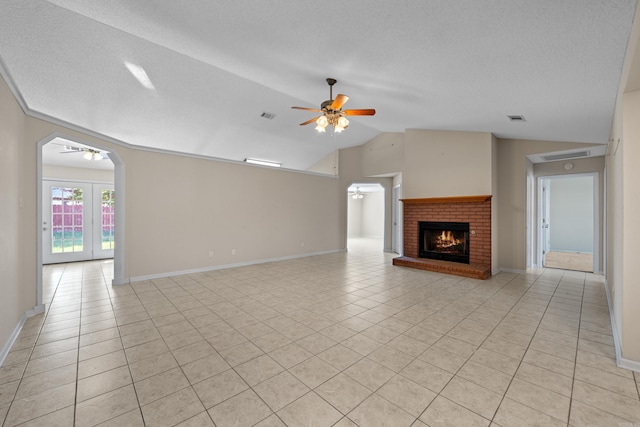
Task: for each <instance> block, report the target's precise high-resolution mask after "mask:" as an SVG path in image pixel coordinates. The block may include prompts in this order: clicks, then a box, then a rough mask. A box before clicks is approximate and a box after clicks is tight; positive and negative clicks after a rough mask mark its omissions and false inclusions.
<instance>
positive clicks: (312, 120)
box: [300, 116, 320, 126]
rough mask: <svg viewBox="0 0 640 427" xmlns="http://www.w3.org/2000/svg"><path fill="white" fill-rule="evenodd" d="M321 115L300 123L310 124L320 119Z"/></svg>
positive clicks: (302, 124)
mask: <svg viewBox="0 0 640 427" xmlns="http://www.w3.org/2000/svg"><path fill="white" fill-rule="evenodd" d="M319 117H320V116H318V117H314V118H313V119H310V120H307V121H306V122H304V123H300V126H304V125H308V124H309V123H313V122H315V121H316V120H318V118H319Z"/></svg>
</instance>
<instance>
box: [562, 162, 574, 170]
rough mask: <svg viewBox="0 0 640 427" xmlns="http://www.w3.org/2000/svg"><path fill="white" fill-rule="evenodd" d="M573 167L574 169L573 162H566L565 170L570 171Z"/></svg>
mask: <svg viewBox="0 0 640 427" xmlns="http://www.w3.org/2000/svg"><path fill="white" fill-rule="evenodd" d="M571 169H573V163H571V162H567V163H565V164H564V170H566V171H570V170H571Z"/></svg>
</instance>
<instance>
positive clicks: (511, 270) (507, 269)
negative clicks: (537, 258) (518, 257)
mask: <svg viewBox="0 0 640 427" xmlns="http://www.w3.org/2000/svg"><path fill="white" fill-rule="evenodd" d="M498 272H504V273H515V274H526V273H527V270H516V269H515V268H504V267H500V268H499V269H498Z"/></svg>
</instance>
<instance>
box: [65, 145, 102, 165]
mask: <svg viewBox="0 0 640 427" xmlns="http://www.w3.org/2000/svg"><path fill="white" fill-rule="evenodd" d="M69 153H84V155H83V156H82V157H84V158H85V159H87V160H96V161H97V160H104V159H106V158H108V156H107V154H108V152H107V151H100V150H96V149H95V148H88V147H74V146H72V145H65V146H64V151H61V152H60V154H69Z"/></svg>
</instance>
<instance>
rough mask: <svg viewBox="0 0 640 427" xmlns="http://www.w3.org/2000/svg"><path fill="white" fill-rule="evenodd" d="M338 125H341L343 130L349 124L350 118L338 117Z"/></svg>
mask: <svg viewBox="0 0 640 427" xmlns="http://www.w3.org/2000/svg"><path fill="white" fill-rule="evenodd" d="M338 126H340V127H341V128H342V129H343V130H344V129H346V128H347V126H349V120H347V118H346V117H340V118H339V119H338Z"/></svg>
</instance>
